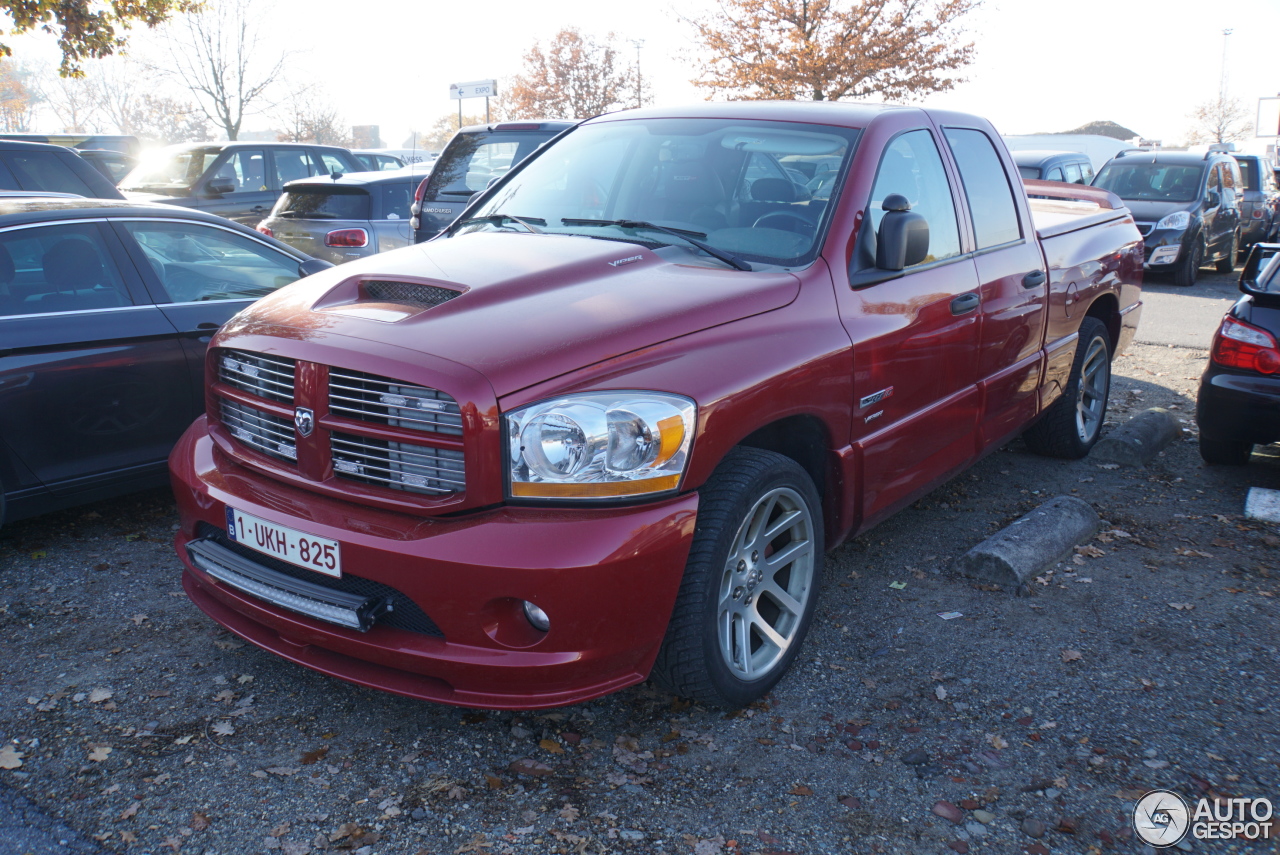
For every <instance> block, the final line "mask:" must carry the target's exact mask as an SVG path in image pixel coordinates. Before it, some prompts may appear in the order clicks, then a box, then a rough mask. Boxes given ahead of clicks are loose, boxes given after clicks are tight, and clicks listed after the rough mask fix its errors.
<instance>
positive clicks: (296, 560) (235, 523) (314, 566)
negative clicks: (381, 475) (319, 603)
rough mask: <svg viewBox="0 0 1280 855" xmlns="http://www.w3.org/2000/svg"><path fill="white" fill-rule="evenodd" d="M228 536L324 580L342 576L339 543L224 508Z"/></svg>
mask: <svg viewBox="0 0 1280 855" xmlns="http://www.w3.org/2000/svg"><path fill="white" fill-rule="evenodd" d="M227 534H228V535H230V536H231V539H232V540H234V541H235V542H236V543H239V544H242V545H244V546H247V547H249V548H250V549H256V550H257V551H258V552H261V553H263V554H264V555H270V556H271V557H272V558H279V559H280V560H281V561H287V562H289V563H290V564H293V565H295V566H298V567H305V568H306V569H308V570H314V571H316V572H317V573H323V574H325V575H326V576H334V577H341V576H342V556H341V553H340V551H339V543H338V541H336V540H329V539H328V538H324V537H316V536H315V535H314V534H307V533H306V532H305V531H298V530H297V529H293V528H289V527H288V526H283V525H280V524H279V523H273V522H267V521H266V520H264V519H262V518H260V517H255V516H253V515H252V514H246V513H245V512H244V511H238V510H236V509H235V508H233V507H231V506H230V505H228V506H227Z"/></svg>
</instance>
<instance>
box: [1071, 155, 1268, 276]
mask: <svg viewBox="0 0 1280 855" xmlns="http://www.w3.org/2000/svg"><path fill="white" fill-rule="evenodd" d="M1093 186H1095V187H1101V188H1103V189H1105V190H1110V191H1111V192H1112V193H1115V194H1116V195H1117V196H1119V197H1120V198H1121V199H1123V200H1124V201H1125V204H1126V205H1128V206H1129V210H1130V211H1132V212H1133V218H1134V220H1135V221H1136V222H1137V224H1138V231H1139V232H1141V233H1142V236H1143V238H1144V239H1145V241H1146V261H1145V263H1144V264H1143V268H1144V269H1145V270H1147V271H1149V272H1151V273H1172V274H1173V281H1174V282H1175V283H1177V284H1178V285H1184V286H1187V285H1194V284H1195V282H1196V278H1197V277H1198V276H1199V275H1200V268H1201V267H1202V266H1203V265H1204V264H1206V263H1208V262H1214V264H1215V265H1216V266H1217V269H1218V271H1219V272H1220V273H1229V272H1231V269H1232V268H1233V267H1234V266H1235V260H1236V248H1237V247H1238V246H1239V243H1240V241H1239V232H1240V201H1241V196H1242V191H1243V187H1244V183H1243V180H1242V179H1241V177H1240V167H1239V165H1238V164H1237V163H1236V161H1235V158H1233V157H1232V156H1231V155H1229V154H1226V153H1223V152H1220V151H1208V152H1205V153H1204V154H1195V153H1192V152H1185V151H1143V152H1128V153H1126V152H1121V153H1120V154H1118V155H1116V156H1115V157H1114V158H1112V159H1111V160H1109V161H1107V163H1106V165H1104V166H1103V167H1102V169H1101V170H1099V171H1098V174H1097V176H1095V177H1094V179H1093Z"/></svg>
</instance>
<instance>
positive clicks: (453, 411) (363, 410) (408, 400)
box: [329, 368, 462, 436]
mask: <svg viewBox="0 0 1280 855" xmlns="http://www.w3.org/2000/svg"><path fill="white" fill-rule="evenodd" d="M329 411H330V412H332V413H335V414H336V415H340V416H346V417H347V418H353V419H360V420H362V421H366V422H377V423H378V424H384V425H394V426H396V427H403V428H411V429H413V430H421V431H430V432H433V433H444V434H452V435H454V436H461V435H462V410H461V409H460V408H459V407H458V402H457V401H455V400H454V399H453V398H451V397H449V396H448V395H446V394H445V393H444V392H441V391H439V390H437V389H428V388H427V387H425V386H410V385H407V384H404V383H401V382H399V381H396V380H391V379H390V378H387V377H378V376H376V375H373V374H365V373H363V372H361V371H348V370H346V369H343V368H330V369H329Z"/></svg>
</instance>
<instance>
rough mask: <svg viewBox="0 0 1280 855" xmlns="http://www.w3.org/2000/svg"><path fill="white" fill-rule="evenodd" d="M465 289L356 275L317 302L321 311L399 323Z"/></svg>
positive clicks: (317, 309)
mask: <svg viewBox="0 0 1280 855" xmlns="http://www.w3.org/2000/svg"><path fill="white" fill-rule="evenodd" d="M464 292H465V289H459V288H457V287H456V286H455V287H446V286H445V285H443V284H441V283H435V282H431V281H427V280H414V279H408V278H406V279H362V278H359V277H357V278H353V279H348V280H346V281H344V282H342V283H340V284H339V285H338V286H337V287H336V288H334V289H332V290H331V291H329V293H328V294H326V295H325V296H324V297H323V298H321V299H320V300H319V301H318V302H317V303H316V304H315V306H314V309H315V310H316V311H318V312H329V313H331V314H335V315H346V316H348V317H353V318H367V319H368V320H371V321H382V322H383V323H396V322H397V321H402V320H404V319H406V318H411V317H414V316H415V315H420V314H422V313H423V312H425V311H427V310H428V309H434V308H435V307H436V306H440V305H443V304H444V303H447V302H449V301H450V300H452V299H453V298H454V297H460V296H462V294H463V293H464Z"/></svg>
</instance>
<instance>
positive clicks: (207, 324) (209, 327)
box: [196, 321, 222, 330]
mask: <svg viewBox="0 0 1280 855" xmlns="http://www.w3.org/2000/svg"><path fill="white" fill-rule="evenodd" d="M221 328H222V324H215V323H213V322H212V321H205V322H204V323H202V324H196V329H198V330H216V329H221Z"/></svg>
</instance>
